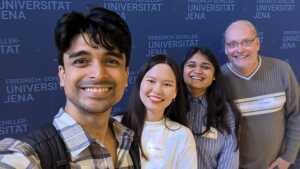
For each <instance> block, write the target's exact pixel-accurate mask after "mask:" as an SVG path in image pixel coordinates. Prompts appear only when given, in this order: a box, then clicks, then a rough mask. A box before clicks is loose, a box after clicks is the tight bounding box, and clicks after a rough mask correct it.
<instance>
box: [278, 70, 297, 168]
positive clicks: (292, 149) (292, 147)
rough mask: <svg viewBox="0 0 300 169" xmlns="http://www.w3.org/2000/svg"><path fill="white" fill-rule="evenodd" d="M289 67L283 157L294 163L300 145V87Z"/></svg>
mask: <svg viewBox="0 0 300 169" xmlns="http://www.w3.org/2000/svg"><path fill="white" fill-rule="evenodd" d="M287 68H288V74H287V75H286V76H285V77H286V78H287V80H286V83H287V84H286V86H287V89H286V105H285V111H286V114H285V118H286V134H285V138H284V139H285V146H284V147H285V149H284V151H283V153H282V154H281V157H282V158H283V159H284V160H287V161H289V162H291V163H294V162H295V159H296V156H297V153H298V151H299V147H300V123H299V121H300V89H299V84H298V82H297V79H296V76H295V74H294V72H293V71H292V69H291V67H290V66H289V65H288V64H287Z"/></svg>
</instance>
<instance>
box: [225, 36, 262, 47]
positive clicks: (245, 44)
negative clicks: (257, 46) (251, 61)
mask: <svg viewBox="0 0 300 169" xmlns="http://www.w3.org/2000/svg"><path fill="white" fill-rule="evenodd" d="M256 38H257V36H255V37H254V38H252V39H244V40H242V41H241V42H237V41H232V42H226V46H227V47H228V48H230V49H235V48H237V47H239V45H241V46H242V47H250V46H251V45H252V43H253V42H254V40H255V39H256Z"/></svg>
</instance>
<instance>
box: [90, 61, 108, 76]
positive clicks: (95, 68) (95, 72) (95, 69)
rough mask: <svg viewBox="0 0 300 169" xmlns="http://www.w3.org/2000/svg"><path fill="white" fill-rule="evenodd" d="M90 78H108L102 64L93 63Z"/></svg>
mask: <svg viewBox="0 0 300 169" xmlns="http://www.w3.org/2000/svg"><path fill="white" fill-rule="evenodd" d="M89 76H90V78H93V79H103V78H105V77H106V76H107V71H106V68H105V66H104V65H103V64H102V63H93V64H92V65H91V66H90V70H89Z"/></svg>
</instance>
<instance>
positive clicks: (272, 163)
mask: <svg viewBox="0 0 300 169" xmlns="http://www.w3.org/2000/svg"><path fill="white" fill-rule="evenodd" d="M224 40H225V53H226V55H227V56H228V60H229V62H228V63H226V64H225V65H223V67H222V70H223V73H224V80H225V82H226V83H227V85H226V87H225V88H226V91H227V93H228V95H229V96H230V99H232V100H233V101H234V102H235V103H236V105H237V107H238V108H239V110H240V111H241V113H242V120H241V131H240V134H241V135H240V168H241V169H273V168H274V169H275V168H279V169H287V168H288V167H289V166H290V164H292V163H294V162H295V159H296V156H297V152H298V150H299V147H300V123H299V121H300V96H299V93H300V91H299V85H298V82H297V79H296V77H295V74H294V72H293V71H292V69H291V67H290V65H289V64H288V63H286V62H284V61H281V60H279V59H275V58H270V57H263V56H261V55H259V54H258V53H259V49H260V41H259V37H258V36H257V31H256V28H255V27H254V25H253V24H252V23H251V22H249V21H247V20H238V21H235V22H233V23H231V24H230V25H229V26H228V27H227V29H226V31H225V33H224Z"/></svg>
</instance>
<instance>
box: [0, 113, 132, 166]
mask: <svg viewBox="0 0 300 169" xmlns="http://www.w3.org/2000/svg"><path fill="white" fill-rule="evenodd" d="M110 124H111V126H112V130H113V132H114V134H115V136H116V140H117V142H118V149H117V165H116V167H114V164H113V161H112V157H111V156H110V154H109V153H108V151H107V150H106V148H105V147H104V145H103V144H102V143H101V142H100V141H98V140H93V139H91V138H90V137H89V136H88V135H87V133H85V131H84V130H83V129H82V128H81V126H80V125H79V124H78V123H76V121H74V119H72V117H71V116H69V114H67V113H66V112H64V110H63V109H60V110H59V112H58V114H57V115H56V116H55V118H54V120H53V125H54V126H55V128H56V129H57V130H58V132H59V133H60V134H61V136H62V139H63V140H64V142H65V144H66V147H67V149H68V151H69V152H70V156H71V161H70V165H71V168H72V169H115V168H117V169H132V168H133V163H132V160H131V157H130V155H129V148H130V145H131V142H132V139H133V132H132V131H130V130H129V129H127V128H125V127H124V126H123V125H121V124H120V123H119V122H117V121H116V120H114V119H110ZM0 168H1V169H41V166H40V161H39V158H38V155H37V154H36V153H35V152H34V150H33V148H32V147H31V146H29V145H28V144H26V143H24V142H21V141H19V140H15V139H12V138H6V139H4V140H2V141H0Z"/></svg>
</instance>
